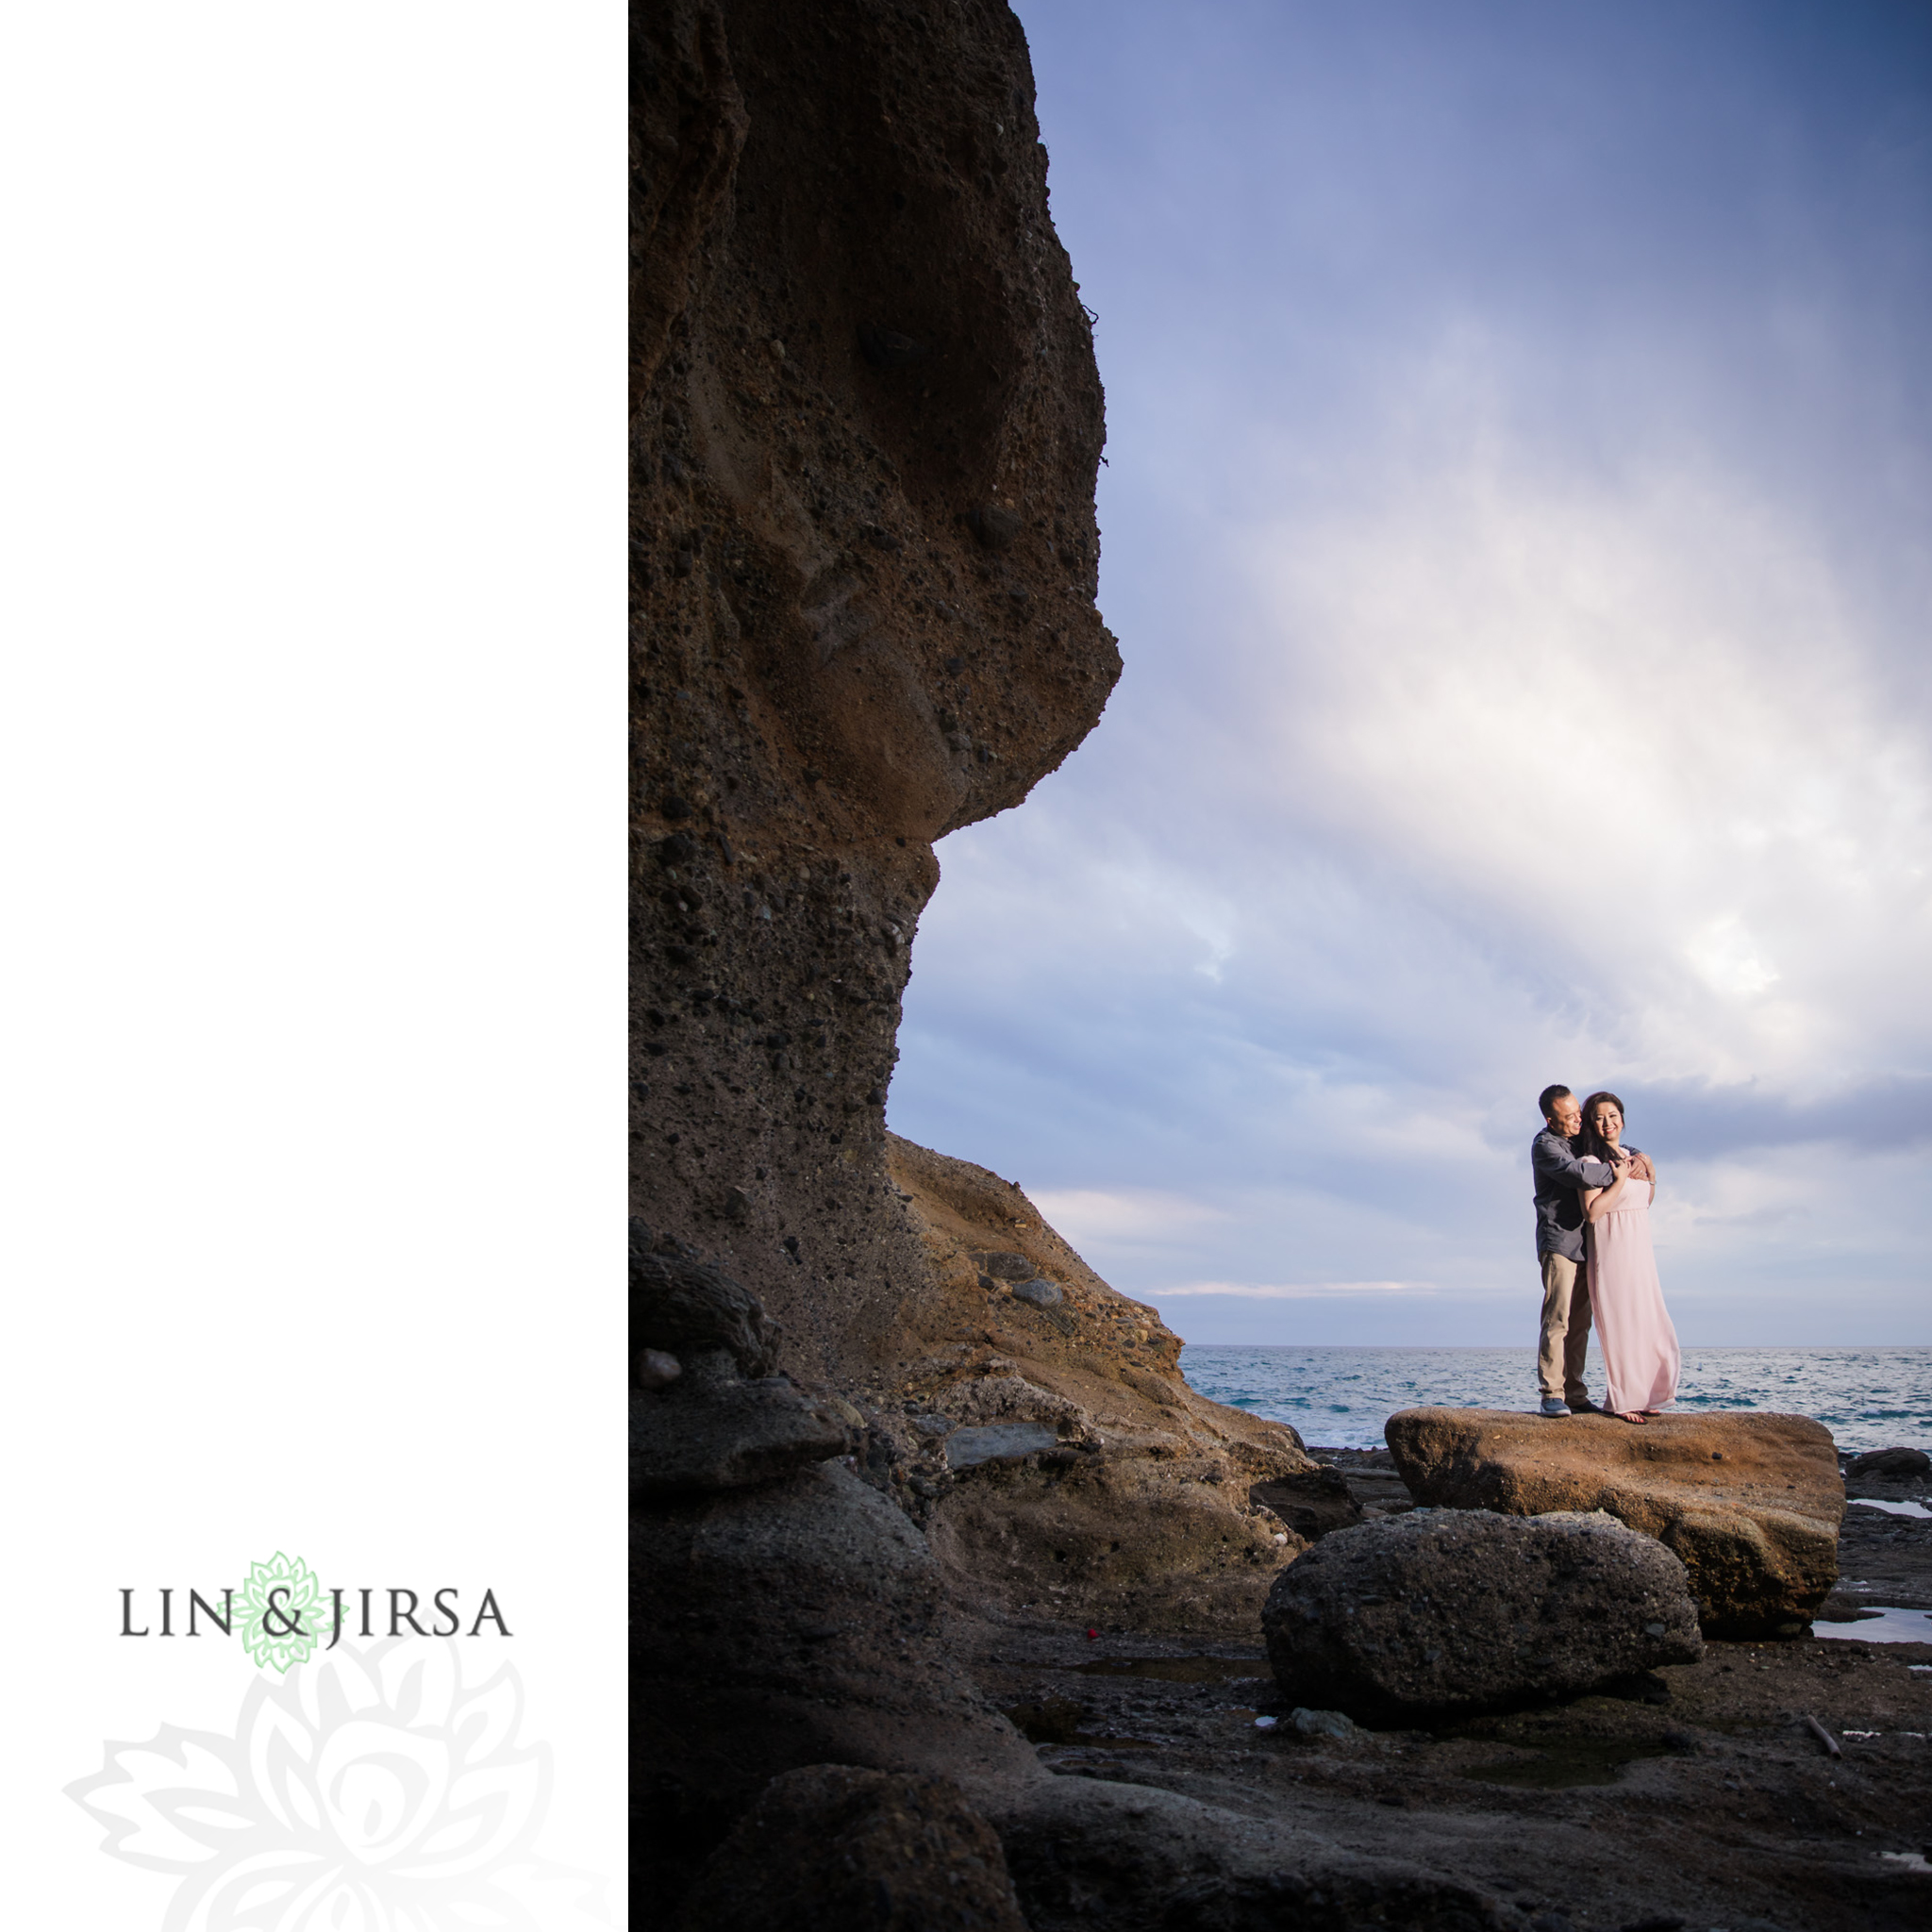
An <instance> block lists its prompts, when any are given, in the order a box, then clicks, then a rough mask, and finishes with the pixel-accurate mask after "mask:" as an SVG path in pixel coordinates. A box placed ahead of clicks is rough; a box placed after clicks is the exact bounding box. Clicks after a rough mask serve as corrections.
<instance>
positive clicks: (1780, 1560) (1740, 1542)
mask: <svg viewBox="0 0 1932 1932" xmlns="http://www.w3.org/2000/svg"><path fill="white" fill-rule="evenodd" d="M1385 1434H1386V1435H1387V1438H1388V1442H1389V1448H1390V1451H1391V1455H1392V1456H1393V1457H1394V1460H1395V1465H1396V1468H1397V1470H1398V1471H1399V1473H1400V1474H1401V1475H1402V1478H1403V1480H1404V1482H1405V1483H1406V1484H1407V1487H1408V1489H1409V1490H1410V1491H1411V1492H1412V1493H1413V1494H1414V1495H1415V1497H1416V1499H1417V1500H1418V1501H1419V1502H1423V1503H1426V1504H1431V1505H1438V1506H1444V1507H1452V1508H1458V1509H1488V1510H1495V1511H1500V1512H1502V1513H1505V1514H1509V1515H1523V1516H1531V1515H1538V1514H1541V1513H1543V1512H1545V1511H1549V1510H1591V1509H1603V1510H1607V1512H1608V1513H1609V1514H1610V1515H1612V1516H1614V1517H1616V1518H1617V1519H1618V1521H1619V1522H1622V1523H1624V1524H1628V1525H1629V1526H1630V1527H1631V1528H1632V1529H1635V1530H1639V1531H1641V1533H1642V1534H1644V1535H1645V1536H1650V1537H1655V1538H1656V1539H1657V1541H1660V1542H1662V1543H1663V1544H1664V1545H1665V1547H1666V1548H1668V1549H1670V1550H1671V1551H1672V1552H1673V1553H1674V1555H1675V1556H1676V1557H1679V1558H1680V1559H1681V1560H1682V1562H1683V1564H1684V1567H1685V1568H1686V1569H1687V1570H1688V1571H1689V1572H1690V1574H1691V1590H1692V1592H1693V1593H1694V1594H1695V1596H1696V1598H1697V1603H1698V1609H1699V1614H1700V1616H1701V1617H1702V1620H1703V1624H1704V1629H1705V1632H1706V1634H1707V1635H1715V1636H1737V1637H1748V1636H1764V1635H1773V1634H1776V1633H1779V1632H1785V1633H1787V1634H1795V1633H1796V1631H1798V1630H1799V1629H1801V1628H1802V1627H1803V1625H1804V1624H1806V1623H1807V1621H1808V1620H1809V1618H1810V1616H1811V1614H1812V1612H1813V1611H1814V1610H1815V1609H1816V1608H1817V1607H1818V1606H1819V1605H1820V1604H1822V1603H1823V1602H1824V1599H1825V1597H1826V1595H1827V1594H1829V1592H1830V1591H1831V1588H1832V1586H1833V1584H1834V1583H1836V1582H1837V1580H1838V1530H1839V1521H1840V1516H1841V1515H1842V1513H1843V1509H1844V1491H1843V1485H1842V1483H1841V1481H1840V1476H1839V1472H1838V1462H1837V1457H1836V1452H1835V1451H1834V1449H1833V1446H1832V1441H1831V1435H1830V1432H1829V1431H1828V1430H1826V1429H1825V1428H1824V1425H1823V1424H1820V1423H1816V1422H1813V1421H1812V1420H1811V1419H1810V1418H1809V1417H1808V1416H1789V1415H1767V1414H1759V1413H1756V1412H1753V1413H1747V1414H1714V1415H1698V1416H1690V1415H1682V1416H1680V1415H1664V1416H1659V1417H1657V1418H1656V1419H1655V1420H1653V1421H1652V1422H1650V1423H1649V1424H1646V1425H1644V1426H1641V1427H1636V1426H1633V1425H1632V1424H1627V1423H1624V1422H1620V1421H1618V1420H1616V1419H1615V1418H1614V1417H1609V1416H1598V1415H1577V1416H1571V1417H1568V1418H1566V1419H1564V1420H1560V1421H1555V1422H1551V1421H1545V1420H1544V1419H1542V1418H1540V1417H1536V1416H1524V1415H1520V1414H1515V1413H1512V1412H1506V1411H1502V1410H1496V1409H1469V1408H1415V1409H1406V1410H1404V1411H1403V1412H1402V1413H1400V1414H1398V1415H1393V1416H1391V1417H1390V1419H1389V1422H1388V1424H1387V1426H1386V1430H1385Z"/></svg>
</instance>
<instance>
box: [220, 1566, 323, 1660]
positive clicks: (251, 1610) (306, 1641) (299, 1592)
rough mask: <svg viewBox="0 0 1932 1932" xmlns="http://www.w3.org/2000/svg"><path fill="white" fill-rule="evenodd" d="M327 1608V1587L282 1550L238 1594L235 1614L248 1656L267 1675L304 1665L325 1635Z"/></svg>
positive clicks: (254, 1571) (255, 1570)
mask: <svg viewBox="0 0 1932 1932" xmlns="http://www.w3.org/2000/svg"><path fill="white" fill-rule="evenodd" d="M327 1610H328V1605H327V1601H326V1599H325V1597H324V1595H323V1590H322V1582H321V1579H320V1578H318V1577H317V1575H316V1574H315V1573H314V1571H312V1570H311V1569H309V1567H308V1564H307V1563H305V1562H303V1561H302V1559H301V1558H300V1557H285V1556H284V1555H283V1554H282V1553H281V1551H279V1550H277V1551H276V1552H275V1555H274V1556H273V1557H270V1558H269V1559H268V1561H267V1562H266V1563H257V1564H255V1565H254V1566H253V1567H252V1568H251V1569H250V1571H249V1572H248V1575H247V1578H246V1580H245V1581H244V1582H243V1583H242V1587H241V1589H240V1590H238V1591H236V1592H235V1615H236V1618H237V1620H238V1622H239V1624H240V1633H239V1634H240V1636H241V1639H242V1643H243V1644H244V1645H245V1646H246V1648H247V1651H248V1655H249V1656H250V1657H253V1658H254V1659H255V1661H256V1662H257V1663H258V1664H259V1665H260V1666H261V1668H262V1669H263V1670H266V1669H268V1668H269V1666H270V1665H271V1664H273V1665H274V1666H275V1669H276V1670H278V1671H283V1672H286V1671H287V1670H288V1668H289V1667H290V1665H291V1664H299V1663H302V1662H304V1661H305V1660H306V1659H307V1658H308V1656H309V1654H310V1653H311V1652H312V1651H313V1650H314V1649H315V1647H316V1645H317V1644H318V1643H319V1642H320V1641H322V1638H323V1636H324V1635H325V1631H326V1628H327V1623H326V1615H327Z"/></svg>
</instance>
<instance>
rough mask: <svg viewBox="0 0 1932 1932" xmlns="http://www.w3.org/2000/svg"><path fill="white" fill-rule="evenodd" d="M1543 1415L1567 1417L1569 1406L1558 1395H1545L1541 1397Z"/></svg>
mask: <svg viewBox="0 0 1932 1932" xmlns="http://www.w3.org/2000/svg"><path fill="white" fill-rule="evenodd" d="M1543 1413H1544V1414H1545V1415H1568V1414H1569V1413H1570V1405H1569V1404H1568V1403H1567V1402H1565V1401H1564V1400H1563V1398H1562V1397H1561V1396H1560V1395H1545V1396H1544V1397H1543Z"/></svg>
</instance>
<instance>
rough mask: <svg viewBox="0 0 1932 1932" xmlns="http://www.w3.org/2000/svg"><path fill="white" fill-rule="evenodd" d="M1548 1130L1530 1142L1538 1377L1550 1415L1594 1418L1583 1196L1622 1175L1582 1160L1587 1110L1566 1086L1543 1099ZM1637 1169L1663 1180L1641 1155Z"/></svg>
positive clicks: (1545, 1093)
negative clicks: (1538, 1281)
mask: <svg viewBox="0 0 1932 1932" xmlns="http://www.w3.org/2000/svg"><path fill="white" fill-rule="evenodd" d="M1537 1105H1538V1106H1539V1107H1540V1108H1541V1109H1542V1114H1543V1130H1542V1132H1541V1133H1540V1134H1539V1135H1538V1136H1537V1137H1536V1139H1535V1140H1534V1141H1531V1143H1530V1148H1529V1166H1530V1172H1531V1174H1533V1175H1534V1176H1535V1178H1536V1197H1535V1198H1536V1257H1537V1261H1538V1264H1539V1265H1540V1266H1541V1269H1542V1275H1543V1325H1542V1341H1541V1346H1539V1348H1538V1349H1537V1356H1536V1379H1537V1386H1538V1388H1539V1389H1540V1390H1541V1392H1542V1412H1543V1413H1544V1414H1545V1415H1551V1416H1557V1415H1596V1414H1601V1413H1602V1411H1601V1410H1600V1409H1598V1407H1597V1406H1596V1404H1595V1403H1593V1402H1592V1401H1591V1399H1590V1389H1589V1386H1588V1385H1587V1384H1586V1383H1585V1381H1584V1379H1583V1358H1584V1353H1585V1351H1586V1350H1587V1349H1588V1348H1589V1346H1590V1281H1589V1277H1588V1276H1587V1275H1586V1274H1585V1273H1584V1267H1583V1191H1584V1190H1585V1189H1586V1188H1607V1187H1608V1186H1609V1185H1610V1183H1611V1182H1612V1181H1614V1180H1615V1179H1616V1178H1617V1176H1616V1175H1615V1174H1614V1173H1612V1172H1611V1170H1610V1169H1609V1168H1608V1167H1607V1165H1606V1164H1605V1163H1604V1162H1603V1161H1601V1160H1579V1159H1578V1158H1576V1150H1575V1148H1574V1146H1573V1145H1572V1144H1571V1143H1572V1142H1573V1141H1574V1140H1575V1139H1576V1137H1577V1136H1578V1135H1579V1134H1580V1133H1581V1132H1582V1131H1583V1108H1581V1107H1580V1106H1579V1105H1578V1104H1577V1100H1576V1096H1575V1095H1574V1093H1572V1092H1571V1091H1570V1090H1569V1088H1567V1087H1545V1088H1544V1089H1543V1091H1541V1093H1540V1094H1539V1095H1538V1096H1537ZM1636 1158H1637V1172H1638V1173H1639V1174H1641V1175H1642V1176H1643V1177H1644V1178H1645V1179H1646V1180H1655V1179H1656V1178H1657V1175H1656V1174H1655V1172H1654V1171H1653V1170H1652V1168H1651V1165H1650V1162H1649V1160H1648V1159H1647V1158H1645V1157H1644V1156H1642V1155H1641V1154H1640V1155H1638V1156H1637V1157H1636Z"/></svg>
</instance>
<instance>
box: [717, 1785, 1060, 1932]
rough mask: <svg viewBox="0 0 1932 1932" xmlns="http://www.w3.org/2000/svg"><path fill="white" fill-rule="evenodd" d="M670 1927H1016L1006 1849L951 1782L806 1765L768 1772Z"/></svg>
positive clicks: (893, 1930)
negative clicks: (778, 1772) (752, 1802)
mask: <svg viewBox="0 0 1932 1932" xmlns="http://www.w3.org/2000/svg"><path fill="white" fill-rule="evenodd" d="M679 1926H680V1932H851V1928H853V1927H858V1926H862V1927H865V1928H867V1932H873V1928H876V1932H1027V1927H1026V1922H1025V1920H1024V1919H1023V1918H1022V1917H1021V1916H1020V1906H1019V1901H1018V1900H1017V1899H1016V1898H1015V1897H1014V1895H1013V1884H1012V1880H1011V1879H1010V1878H1009V1877H1008V1874H1007V1862H1006V1854H1005V1853H1004V1852H1003V1851H1002V1849H1001V1846H1000V1841H999V1839H998V1838H997V1837H996V1836H995V1834H994V1832H993V1830H992V1827H991V1825H990V1824H987V1822H986V1820H985V1819H983V1818H982V1817H980V1816H979V1814H978V1813H977V1812H976V1811H974V1809H973V1807H971V1806H970V1805H968V1804H967V1802H966V1798H965V1794H964V1793H963V1792H962V1791H961V1790H959V1788H958V1785H956V1784H954V1783H953V1782H952V1780H951V1779H950V1778H941V1777H930V1776H927V1777H921V1776H915V1775H908V1774H903V1773H900V1774H894V1773H891V1772H878V1771H859V1770H855V1769H854V1768H852V1767H851V1766H849V1765H838V1764H814V1765H806V1766H802V1767H800V1768H799V1769H798V1770H796V1771H790V1772H786V1773H785V1774H783V1775H781V1776H779V1777H776V1778H774V1779H773V1781H772V1782H771V1783H770V1784H769V1785H767V1786H766V1787H765V1789H764V1790H763V1791H762V1792H761V1793H760V1794H759V1797H758V1802H757V1804H756V1805H754V1806H753V1807H752V1808H751V1810H750V1811H749V1812H747V1813H746V1814H745V1816H744V1817H743V1819H741V1821H740V1823H739V1824H738V1826H737V1827H736V1829H735V1830H734V1831H733V1832H732V1834H731V1836H730V1837H729V1838H728V1839H727V1840H725V1841H724V1844H723V1845H721V1846H720V1847H719V1849H718V1850H717V1852H716V1853H715V1854H714V1855H713V1856H712V1857H711V1859H710V1861H709V1862H708V1864H707V1865H706V1867H705V1869H704V1871H703V1872H702V1874H700V1875H699V1877H698V1880H697V1882H696V1884H695V1885H694V1886H693V1888H692V1890H691V1893H690V1895H689V1897H688V1898H687V1899H686V1901H685V1904H684V1907H683V1910H682V1913H681V1915H680V1918H679Z"/></svg>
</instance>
